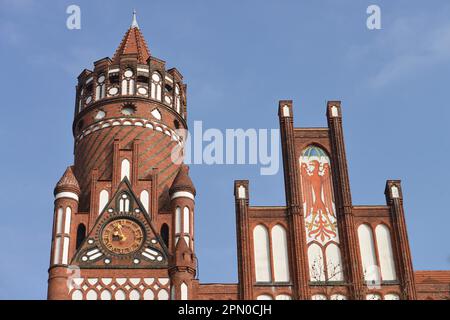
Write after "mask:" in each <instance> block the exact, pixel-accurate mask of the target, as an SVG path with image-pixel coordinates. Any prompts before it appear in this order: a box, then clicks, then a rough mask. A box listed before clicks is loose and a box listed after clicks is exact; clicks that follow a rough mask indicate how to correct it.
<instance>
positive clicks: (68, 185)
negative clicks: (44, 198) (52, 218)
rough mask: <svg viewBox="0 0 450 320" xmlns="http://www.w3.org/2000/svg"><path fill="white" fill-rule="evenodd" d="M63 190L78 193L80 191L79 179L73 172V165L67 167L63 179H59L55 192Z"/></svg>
mask: <svg viewBox="0 0 450 320" xmlns="http://www.w3.org/2000/svg"><path fill="white" fill-rule="evenodd" d="M62 191H71V192H75V193H77V194H79V193H80V185H79V184H78V180H77V178H76V177H75V175H74V174H73V170H72V167H67V169H66V171H65V172H64V174H63V176H62V177H61V179H59V181H58V183H57V184H56V187H55V194H57V193H59V192H62Z"/></svg>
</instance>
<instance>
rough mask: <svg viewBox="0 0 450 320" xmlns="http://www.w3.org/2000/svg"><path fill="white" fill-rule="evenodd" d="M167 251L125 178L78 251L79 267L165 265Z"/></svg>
mask: <svg viewBox="0 0 450 320" xmlns="http://www.w3.org/2000/svg"><path fill="white" fill-rule="evenodd" d="M168 257H169V254H168V251H167V248H166V246H165V245H164V242H163V241H162V239H161V237H160V235H159V234H158V233H157V232H156V229H155V227H154V226H153V223H152V221H151V220H150V216H149V214H148V213H147V211H146V210H145V208H144V206H143V205H142V203H141V201H140V200H139V199H138V197H136V195H135V194H134V192H133V190H132V188H131V185H130V182H129V180H128V178H127V177H125V178H124V179H123V180H122V182H121V183H120V184H119V187H118V188H117V191H116V193H115V194H114V196H113V197H112V198H111V200H110V201H109V202H108V204H107V205H106V206H105V208H104V209H103V211H102V213H101V214H100V215H99V217H98V218H97V220H96V221H95V224H94V227H93V228H92V229H91V231H90V233H89V235H88V236H87V237H86V239H85V241H84V242H83V244H82V245H81V247H80V248H79V249H78V250H77V252H76V254H75V256H74V258H73V259H72V262H71V263H72V264H76V265H79V266H80V268H99V267H101V268H105V267H106V268H108V267H110V268H121V267H123V268H130V266H135V267H136V268H147V269H148V268H166V267H167V265H168Z"/></svg>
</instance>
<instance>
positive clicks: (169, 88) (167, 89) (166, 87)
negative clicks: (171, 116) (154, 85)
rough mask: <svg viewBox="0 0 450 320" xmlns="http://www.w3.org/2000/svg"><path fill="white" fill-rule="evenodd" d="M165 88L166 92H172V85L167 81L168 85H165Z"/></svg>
mask: <svg viewBox="0 0 450 320" xmlns="http://www.w3.org/2000/svg"><path fill="white" fill-rule="evenodd" d="M164 88H165V89H166V92H168V93H172V89H173V88H172V86H171V85H170V84H167V83H166V85H165V86H164Z"/></svg>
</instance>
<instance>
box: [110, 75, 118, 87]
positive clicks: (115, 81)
mask: <svg viewBox="0 0 450 320" xmlns="http://www.w3.org/2000/svg"><path fill="white" fill-rule="evenodd" d="M109 83H110V84H118V83H119V74H118V73H114V74H110V75H109Z"/></svg>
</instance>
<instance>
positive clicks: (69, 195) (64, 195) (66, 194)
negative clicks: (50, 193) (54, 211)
mask: <svg viewBox="0 0 450 320" xmlns="http://www.w3.org/2000/svg"><path fill="white" fill-rule="evenodd" d="M60 198H70V199H73V200H75V201H78V196H77V195H76V194H75V193H73V192H60V193H57V194H56V196H55V200H57V199H60Z"/></svg>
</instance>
